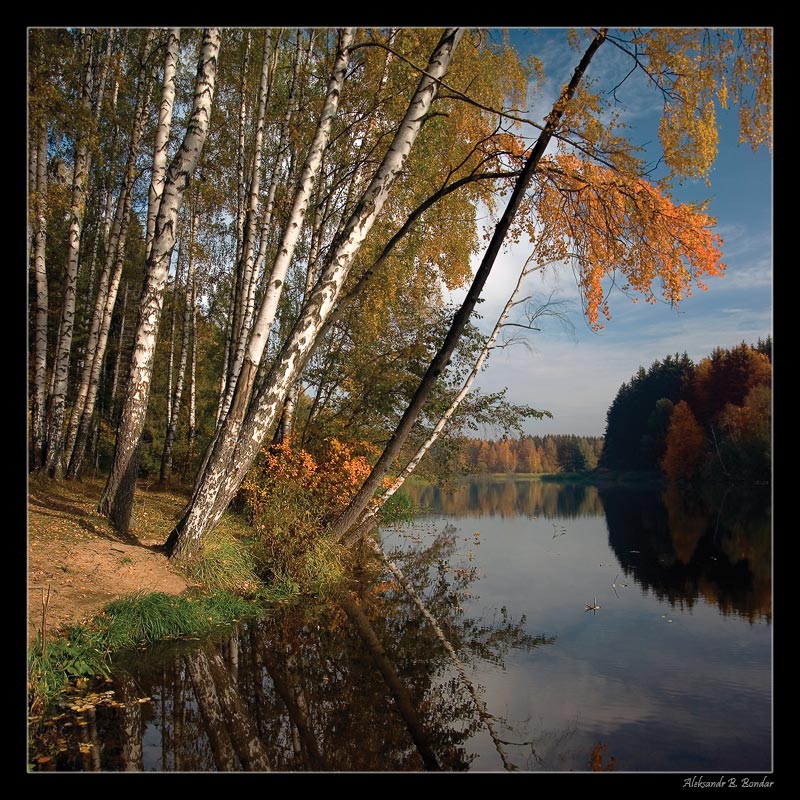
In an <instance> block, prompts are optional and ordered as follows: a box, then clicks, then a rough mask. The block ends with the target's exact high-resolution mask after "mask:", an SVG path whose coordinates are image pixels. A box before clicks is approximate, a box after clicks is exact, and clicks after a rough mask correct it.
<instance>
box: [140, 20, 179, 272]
mask: <svg viewBox="0 0 800 800" xmlns="http://www.w3.org/2000/svg"><path fill="white" fill-rule="evenodd" d="M180 37H181V32H180V28H170V29H169V31H168V32H167V52H166V55H165V57H164V78H163V81H162V84H161V105H160V106H159V109H158V126H157V127H156V140H155V144H154V146H153V174H152V176H151V178H150V189H149V190H148V193H147V234H146V238H145V247H146V250H145V252H146V254H147V255H148V256H149V255H150V248H151V247H152V246H153V236H154V235H155V230H156V216H157V215H158V207H159V205H161V197H162V195H163V194H164V181H165V179H166V172H167V147H168V145H169V131H170V127H171V126H172V109H173V106H174V105H175V72H176V70H177V65H178V51H179V49H180Z"/></svg>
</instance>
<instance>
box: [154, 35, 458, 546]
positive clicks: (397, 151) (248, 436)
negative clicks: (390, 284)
mask: <svg viewBox="0 0 800 800" xmlns="http://www.w3.org/2000/svg"><path fill="white" fill-rule="evenodd" d="M462 35H463V29H460V28H451V29H447V30H446V31H445V32H444V34H443V35H442V38H441V40H440V41H439V44H438V45H437V47H436V48H435V50H434V52H433V54H432V56H431V58H430V61H429V63H428V66H427V69H426V70H425V72H424V73H423V75H422V77H421V78H420V80H419V83H418V86H417V89H416V91H415V93H414V96H413V98H412V99H411V102H410V104H409V106H408V109H407V111H406V114H405V116H404V118H403V120H402V122H401V123H400V125H399V126H398V129H397V132H396V134H395V137H394V139H393V140H392V143H391V145H390V146H389V150H388V152H387V153H386V156H385V157H384V160H383V162H382V163H381V165H380V167H379V168H378V171H377V172H376V173H375V175H374V177H373V179H372V181H371V182H370V184H369V186H368V187H367V190H366V192H365V193H364V196H363V197H362V198H361V201H360V202H359V204H358V206H357V208H356V210H355V212H354V213H353V215H352V216H351V218H350V220H349V221H348V224H347V225H346V227H345V229H344V232H343V235H342V238H341V241H340V243H339V245H338V247H337V248H336V250H335V252H334V253H333V254H332V256H331V258H330V260H329V262H328V264H327V266H326V268H325V269H324V271H323V273H322V275H321V276H320V279H319V281H318V282H317V284H316V287H315V289H314V291H313V292H312V294H311V296H310V297H309V299H308V300H307V302H306V303H305V304H304V308H303V309H302V311H301V315H300V317H299V319H298V321H297V322H296V324H295V326H294V328H293V330H292V332H291V333H290V335H289V337H288V338H287V340H286V342H285V343H284V345H283V347H282V348H281V351H280V353H279V354H278V357H277V358H276V360H275V363H274V365H273V367H272V369H271V371H270V374H269V376H268V378H267V380H266V382H265V388H264V389H263V390H261V391H259V393H258V395H257V396H256V397H254V398H253V402H252V403H251V404H250V410H249V412H248V413H247V415H246V416H245V417H244V421H243V423H242V425H241V433H240V435H239V436H238V437H237V438H235V439H228V440H227V441H223V440H222V439H221V438H220V437H218V440H217V441H218V443H222V444H223V445H224V446H222V447H220V448H218V449H217V450H216V452H215V453H213V454H212V458H211V459H209V461H208V463H207V465H206V469H205V470H204V472H203V474H202V475H201V476H200V479H199V480H198V483H197V485H196V487H195V492H194V496H193V498H192V501H191V503H190V505H189V508H188V510H187V513H186V514H185V516H184V518H183V519H182V520H181V522H180V523H179V525H178V526H177V527H176V529H175V530H174V531H173V532H172V534H170V537H169V539H168V542H167V546H168V548H169V549H170V550H171V551H172V557H173V558H175V559H176V560H180V559H183V558H188V557H190V556H191V555H192V554H193V553H194V552H195V550H196V549H197V548H198V547H199V545H200V541H201V539H202V536H203V534H204V532H205V531H207V530H210V529H212V528H213V527H214V526H215V525H216V524H217V523H218V522H219V519H220V517H221V516H222V513H223V512H224V510H225V508H227V506H228V503H229V502H230V500H231V499H232V497H233V495H234V494H235V493H236V491H237V489H238V488H239V485H240V484H241V482H242V480H243V479H244V476H245V474H246V473H247V470H248V469H249V467H250V465H251V464H252V463H253V460H254V459H255V457H256V455H257V454H258V451H259V449H260V447H261V443H262V441H263V440H264V437H265V436H266V434H267V431H268V430H269V428H270V426H271V425H272V424H273V423H274V421H275V417H276V415H277V413H278V411H279V409H280V406H281V404H282V402H283V400H284V398H285V396H286V394H287V392H288V390H289V388H290V387H291V385H292V383H293V382H294V381H295V380H296V378H297V377H298V376H299V374H300V372H301V371H302V368H303V366H304V364H305V361H306V359H307V358H308V356H309V354H310V353H311V351H312V349H313V347H314V344H315V340H316V337H317V335H318V334H319V332H320V330H321V329H322V327H323V325H324V324H325V320H326V319H327V317H328V316H329V315H330V313H331V311H332V310H333V307H334V305H335V303H336V301H337V299H338V297H339V295H340V294H341V290H342V286H343V285H344V282H345V280H346V279H347V276H348V274H349V271H350V267H351V266H352V263H353V259H354V258H355V256H356V253H357V252H358V250H359V248H360V247H361V244H362V243H363V241H364V239H365V238H366V237H367V234H368V233H369V231H370V229H371V228H372V225H373V223H374V222H375V219H376V218H377V216H378V214H379V213H380V211H381V209H382V207H383V204H384V202H385V201H386V198H387V197H388V195H389V191H390V190H391V187H392V185H393V183H394V180H395V178H396V177H397V175H398V174H399V173H400V171H401V170H402V168H403V165H404V163H405V161H406V159H407V158H408V155H409V153H410V152H411V148H412V146H413V144H414V141H415V140H416V138H417V135H418V133H419V131H420V129H421V127H422V123H423V120H424V118H425V115H426V114H427V113H428V111H429V110H430V107H431V104H432V102H433V100H434V98H435V96H436V93H437V89H438V82H439V80H441V79H442V78H443V77H444V76H445V74H446V73H447V69H448V67H449V65H450V60H451V58H452V56H453V52H454V50H455V48H456V46H457V44H458V42H459V40H460V39H461V36H462ZM259 345H260V346H261V347H262V351H263V343H259ZM247 368H251V369H252V367H251V364H250V363H248V365H247ZM244 369H245V368H243V373H244ZM253 372H254V369H253ZM241 379H242V378H241V377H240V380H241ZM237 399H238V398H237ZM244 412H245V408H244V407H243V406H240V407H237V402H236V400H235V402H234V404H233V406H232V408H231V413H230V415H229V418H234V419H235V418H236V417H241V416H243V415H244ZM231 450H232V452H231Z"/></svg>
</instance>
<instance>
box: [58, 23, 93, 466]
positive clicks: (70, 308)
mask: <svg viewBox="0 0 800 800" xmlns="http://www.w3.org/2000/svg"><path fill="white" fill-rule="evenodd" d="M82 45H83V48H84V51H85V53H86V60H85V62H84V68H83V81H82V86H81V101H80V110H81V114H82V119H81V121H80V122H79V132H78V137H77V140H76V142H75V164H74V169H73V174H72V194H71V199H70V212H69V215H70V222H69V233H68V234H67V261H66V268H65V271H64V300H63V303H62V306H61V320H60V323H59V326H58V339H57V343H56V349H55V362H54V364H53V383H52V390H51V393H50V398H49V399H48V414H47V417H48V419H47V470H48V472H49V473H50V475H51V476H52V477H56V478H60V477H61V476H62V473H63V464H62V452H63V449H64V434H63V430H62V429H63V426H64V416H65V414H66V398H67V382H68V379H69V362H70V354H71V351H72V334H73V331H74V327H75V301H76V293H77V288H78V253H79V250H80V245H81V233H82V231H83V218H84V213H85V210H86V181H87V177H88V174H89V131H88V129H87V125H88V121H89V118H90V114H91V105H92V99H91V97H92V54H91V50H92V33H91V31H90V32H84V33H83V34H82Z"/></svg>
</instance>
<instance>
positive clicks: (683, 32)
mask: <svg viewBox="0 0 800 800" xmlns="http://www.w3.org/2000/svg"><path fill="white" fill-rule="evenodd" d="M633 43H634V44H635V45H636V46H637V48H639V50H640V52H641V63H642V64H645V65H646V67H645V68H646V71H647V75H648V77H649V78H650V80H651V81H652V82H653V83H654V84H655V85H656V86H657V87H658V88H659V89H660V90H661V92H662V96H663V99H664V113H663V116H662V119H661V124H660V127H659V137H660V139H661V143H662V146H663V148H664V157H665V161H666V163H667V165H668V166H669V167H670V168H671V170H672V173H673V175H675V176H677V177H691V178H706V177H707V175H708V172H709V170H710V168H711V165H712V163H713V161H714V158H715V157H716V152H717V139H718V135H717V122H716V103H719V104H720V106H721V107H723V108H725V107H727V105H728V103H729V101H730V100H732V101H733V103H735V104H736V105H738V106H739V130H740V141H741V142H747V143H749V144H750V145H751V146H752V148H753V149H754V150H755V149H756V148H758V147H759V146H761V145H762V144H766V145H767V146H769V147H770V148H771V139H772V32H771V30H770V29H768V28H745V29H743V30H740V31H734V30H729V29H712V30H705V29H700V28H697V29H695V28H691V29H687V28H656V29H653V30H650V31H647V32H646V33H645V34H642V35H641V36H639V37H636V38H635V39H634V40H633Z"/></svg>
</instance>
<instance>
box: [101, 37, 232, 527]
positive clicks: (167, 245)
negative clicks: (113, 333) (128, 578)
mask: <svg viewBox="0 0 800 800" xmlns="http://www.w3.org/2000/svg"><path fill="white" fill-rule="evenodd" d="M219 46H220V32H219V30H218V29H216V28H207V29H205V30H204V31H203V41H202V44H201V48H200V56H199V61H198V66H197V76H196V80H195V89H194V101H193V105H192V111H191V114H190V117H189V121H188V124H187V129H186V134H185V136H184V138H183V141H182V143H181V146H180V148H179V149H178V152H177V153H176V154H175V156H174V158H173V159H172V161H171V163H170V166H169V169H168V170H167V175H166V180H165V184H164V190H163V194H162V197H161V201H160V203H159V208H158V214H157V215H156V222H155V229H154V234H153V241H152V244H151V247H150V251H149V254H148V256H147V266H146V276H145V283H144V286H143V289H142V295H141V298H140V301H139V314H138V320H137V326H136V334H135V345H134V349H133V353H132V357H131V363H130V370H129V377H128V384H127V388H126V396H125V400H124V403H123V406H122V411H121V414H120V421H119V425H118V428H117V438H116V446H115V450H114V462H113V465H112V468H111V472H110V474H109V476H108V481H107V483H106V486H105V489H104V491H103V496H102V497H101V499H100V505H99V509H100V511H101V513H103V514H106V515H108V516H111V517H112V519H116V520H117V522H118V523H124V524H125V525H126V524H127V523H126V519H129V515H130V508H129V507H128V508H125V507H119V506H117V505H116V500H117V493H118V492H119V490H120V486H121V484H122V481H123V478H124V477H125V476H126V473H127V474H128V475H129V480H131V477H130V473H129V470H130V471H131V472H133V476H132V480H133V481H135V477H136V476H135V471H134V467H135V459H134V455H135V452H136V448H137V446H138V441H139V437H140V435H141V432H142V429H143V427H144V420H145V414H146V412H147V401H148V398H149V393H150V378H151V375H152V367H153V356H154V353H155V346H156V340H157V337H158V326H159V321H160V318H161V309H162V304H163V299H164V287H165V284H166V280H167V276H168V274H169V266H170V261H171V257H172V250H173V247H174V244H175V235H176V230H175V228H176V224H177V217H178V212H179V211H180V207H181V203H182V201H183V196H184V193H185V191H186V188H187V187H188V185H189V180H190V177H191V175H192V173H193V172H194V169H195V167H196V166H197V163H198V160H199V158H200V154H201V152H202V149H203V144H204V143H205V139H206V136H207V134H208V127H209V121H210V117H211V107H212V103H213V97H214V87H215V79H216V67H217V58H218V54H219ZM130 499H131V500H132V495H131V497H130Z"/></svg>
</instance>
